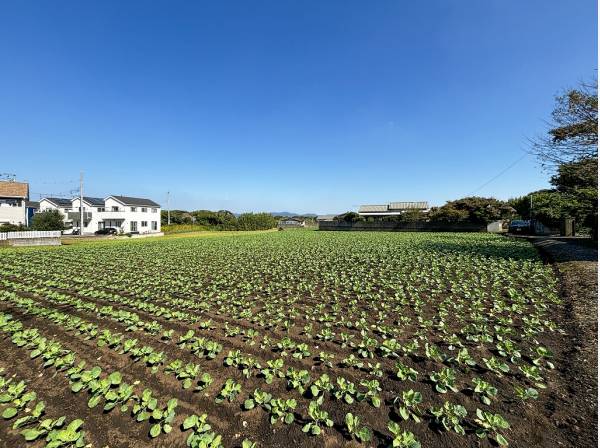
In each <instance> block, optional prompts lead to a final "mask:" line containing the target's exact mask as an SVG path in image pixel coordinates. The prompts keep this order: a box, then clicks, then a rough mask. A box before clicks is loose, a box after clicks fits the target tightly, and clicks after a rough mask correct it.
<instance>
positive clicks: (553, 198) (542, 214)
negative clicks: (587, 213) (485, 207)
mask: <svg viewBox="0 0 600 448" xmlns="http://www.w3.org/2000/svg"><path fill="white" fill-rule="evenodd" d="M509 203H510V204H511V205H512V206H513V207H514V208H515V210H516V211H517V213H518V214H519V216H520V217H521V218H523V219H529V218H530V217H531V218H533V219H537V220H539V221H541V222H542V223H544V224H546V225H547V226H550V227H558V226H559V225H560V220H561V218H565V217H567V216H572V212H573V210H575V209H577V204H575V203H573V202H571V201H569V199H568V198H567V197H566V196H565V195H564V194H562V193H560V192H559V191H557V190H539V191H534V192H533V193H529V194H528V195H527V196H521V197H518V198H514V199H510V200H509ZM531 204H533V209H532V208H531Z"/></svg>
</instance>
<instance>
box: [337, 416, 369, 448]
mask: <svg viewBox="0 0 600 448" xmlns="http://www.w3.org/2000/svg"><path fill="white" fill-rule="evenodd" d="M344 422H345V423H346V429H347V430H348V433H349V434H350V435H351V436H352V437H354V438H356V439H358V440H360V441H361V442H363V443H366V442H368V441H370V440H371V438H372V437H373V435H372V434H371V430H370V429H369V428H367V427H366V426H360V417H358V416H355V415H352V414H351V413H350V412H348V413H347V414H346V417H345V418H344Z"/></svg>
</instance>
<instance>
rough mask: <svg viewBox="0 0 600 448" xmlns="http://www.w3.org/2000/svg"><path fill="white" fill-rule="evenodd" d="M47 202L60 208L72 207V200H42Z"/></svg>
mask: <svg viewBox="0 0 600 448" xmlns="http://www.w3.org/2000/svg"><path fill="white" fill-rule="evenodd" d="M43 199H45V200H47V201H49V202H52V203H53V204H54V205H57V206H59V207H70V206H71V200H70V199H66V198H42V199H41V200H43Z"/></svg>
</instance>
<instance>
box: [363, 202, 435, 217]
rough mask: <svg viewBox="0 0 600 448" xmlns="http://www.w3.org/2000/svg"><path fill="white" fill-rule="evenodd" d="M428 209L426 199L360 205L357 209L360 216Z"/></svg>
mask: <svg viewBox="0 0 600 448" xmlns="http://www.w3.org/2000/svg"><path fill="white" fill-rule="evenodd" d="M428 209H429V205H428V204H427V202H426V201H419V202H390V203H389V204H383V205H361V206H360V207H359V209H358V214H359V215H360V216H395V215H402V214H404V213H406V212H409V211H419V212H425V211H427V210H428Z"/></svg>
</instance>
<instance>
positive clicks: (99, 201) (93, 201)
mask: <svg viewBox="0 0 600 448" xmlns="http://www.w3.org/2000/svg"><path fill="white" fill-rule="evenodd" d="M74 199H79V198H74ZM83 202H87V203H88V204H90V205H93V206H94V207H104V199H103V198H92V197H89V196H84V197H83Z"/></svg>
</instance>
